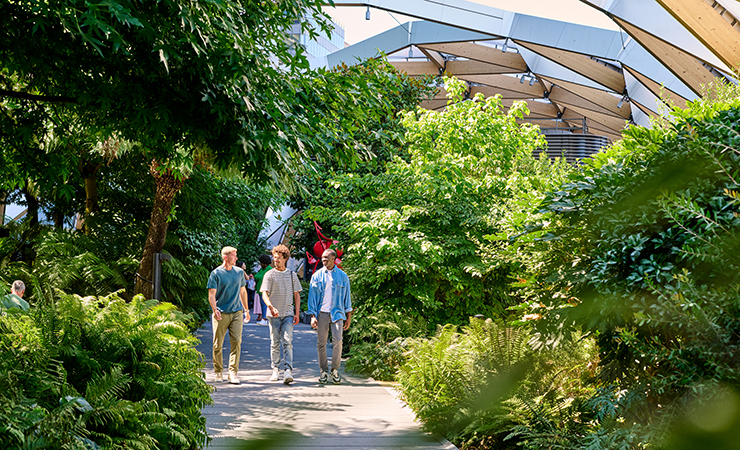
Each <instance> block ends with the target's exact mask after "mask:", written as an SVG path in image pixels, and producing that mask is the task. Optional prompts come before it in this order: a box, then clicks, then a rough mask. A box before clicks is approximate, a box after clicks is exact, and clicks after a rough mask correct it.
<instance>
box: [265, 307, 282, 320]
mask: <svg viewBox="0 0 740 450" xmlns="http://www.w3.org/2000/svg"><path fill="white" fill-rule="evenodd" d="M267 309H269V310H270V314H272V317H280V312H279V311H278V310H277V308H275V307H274V306H272V305H267Z"/></svg>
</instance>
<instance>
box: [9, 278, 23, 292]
mask: <svg viewBox="0 0 740 450" xmlns="http://www.w3.org/2000/svg"><path fill="white" fill-rule="evenodd" d="M12 289H13V291H15V292H25V291H26V284H25V283H24V282H22V281H21V280H15V281H14V282H13V288H12Z"/></svg>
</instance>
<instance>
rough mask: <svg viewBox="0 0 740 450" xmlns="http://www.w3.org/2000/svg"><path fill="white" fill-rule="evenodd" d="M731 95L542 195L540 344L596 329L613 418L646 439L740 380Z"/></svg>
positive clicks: (738, 118)
mask: <svg viewBox="0 0 740 450" xmlns="http://www.w3.org/2000/svg"><path fill="white" fill-rule="evenodd" d="M723 90H724V91H732V89H731V88H724V89H723ZM733 92H734V91H733ZM735 94H737V93H736V92H735ZM727 97H729V98H730V100H726V99H723V100H719V101H718V100H713V99H712V98H711V97H710V98H707V99H705V100H699V101H697V102H695V103H693V104H691V105H690V106H689V108H688V109H687V110H685V111H680V110H676V111H674V113H673V121H672V122H665V123H663V124H661V125H660V126H658V125H657V124H656V126H654V127H653V128H652V129H650V130H648V129H644V128H640V127H632V128H630V129H629V130H627V131H626V132H625V133H624V138H623V139H622V141H620V142H619V143H618V144H617V145H615V146H613V147H612V148H610V149H609V150H608V151H606V152H604V153H601V154H598V155H597V156H595V157H594V158H593V159H592V160H590V161H588V162H587V164H586V165H585V166H584V167H583V170H582V171H581V172H580V173H578V174H575V175H574V176H573V177H572V178H571V179H570V180H569V182H568V183H566V184H564V185H563V186H562V188H561V189H560V190H558V191H555V192H553V193H552V194H551V195H550V196H549V198H548V200H547V201H546V202H545V203H544V208H545V209H547V210H549V211H552V212H555V213H556V214H557V216H556V218H557V220H554V221H553V222H552V223H551V224H550V225H549V226H548V227H546V228H545V230H543V232H546V233H547V234H546V235H545V238H546V239H549V240H553V239H554V240H557V241H558V242H557V244H556V245H557V248H558V251H552V252H551V253H550V255H549V264H548V265H547V266H546V271H545V272H543V274H542V278H541V281H542V291H541V292H542V294H541V295H540V296H539V297H538V301H539V302H540V303H541V305H542V306H541V307H537V308H535V311H533V312H534V313H538V314H542V315H543V317H544V320H542V321H539V328H540V330H541V332H542V336H543V338H544V339H543V342H544V341H549V342H556V341H558V340H559V339H560V337H561V336H560V335H559V332H558V330H567V329H569V328H571V327H572V326H577V327H580V328H582V329H584V330H587V331H589V332H591V333H593V334H594V336H595V337H596V338H597V340H598V344H599V351H600V359H601V362H600V367H599V371H598V376H599V379H600V381H601V383H600V386H602V387H603V389H604V391H603V395H604V397H605V398H612V399H613V402H614V406H613V409H612V411H611V414H612V415H613V416H616V418H617V419H620V418H621V420H622V421H624V422H625V423H626V424H634V425H635V426H636V430H639V431H640V439H641V440H642V441H645V442H654V443H658V444H660V443H661V442H663V440H664V438H665V433H666V427H667V426H669V425H670V420H669V418H671V417H673V416H677V415H681V414H683V413H684V412H685V411H686V409H685V406H686V405H687V404H689V403H692V402H694V401H698V402H699V403H701V402H702V401H703V399H704V397H705V395H706V396H708V397H713V396H714V392H715V390H716V389H717V386H720V385H725V384H726V385H729V386H733V387H736V386H738V383H740V377H739V375H740V367H738V365H737V363H736V361H737V355H738V354H739V353H738V352H739V351H740V342H738V339H737V336H738V332H740V327H739V325H740V322H738V321H737V318H738V317H739V316H740V309H738V302H737V298H738V289H739V288H740V278H738V273H740V272H739V271H738V268H740V265H739V264H740V261H739V260H738V254H740V253H739V252H738V250H739V249H738V243H739V242H740V241H739V240H738V236H739V235H740V234H739V233H740V219H739V218H738V212H739V210H738V201H737V198H738V194H737V189H738V173H740V170H739V169H740V165H739V163H740V145H738V144H740V100H739V99H738V96H737V95H733V96H725V98H727ZM618 392H621V393H622V394H619V395H617V393H618ZM625 393H626V394H625ZM692 399H693V400H692ZM726 413H727V412H726V411H725V412H724V413H723V414H726ZM647 425H650V426H649V427H647ZM717 431H721V430H717Z"/></svg>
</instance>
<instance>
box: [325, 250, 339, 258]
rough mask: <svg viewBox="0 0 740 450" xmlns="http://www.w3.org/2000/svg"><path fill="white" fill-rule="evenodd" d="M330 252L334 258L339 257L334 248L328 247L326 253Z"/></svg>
mask: <svg viewBox="0 0 740 450" xmlns="http://www.w3.org/2000/svg"><path fill="white" fill-rule="evenodd" d="M326 252H329V254H330V255H331V257H332V258H334V259H337V252H336V251H335V250H334V249H333V248H327V249H326V250H324V253H326Z"/></svg>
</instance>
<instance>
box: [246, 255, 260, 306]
mask: <svg viewBox="0 0 740 450" xmlns="http://www.w3.org/2000/svg"><path fill="white" fill-rule="evenodd" d="M245 267H246V265H245ZM256 289H257V282H256V281H254V275H252V274H251V273H250V274H249V275H247V302H249V307H250V308H253V307H254V294H255V291H256Z"/></svg>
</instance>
